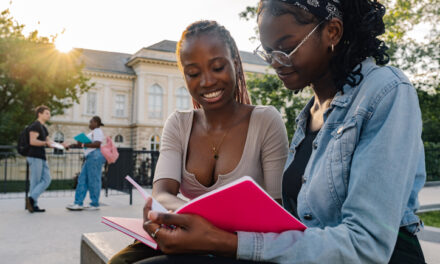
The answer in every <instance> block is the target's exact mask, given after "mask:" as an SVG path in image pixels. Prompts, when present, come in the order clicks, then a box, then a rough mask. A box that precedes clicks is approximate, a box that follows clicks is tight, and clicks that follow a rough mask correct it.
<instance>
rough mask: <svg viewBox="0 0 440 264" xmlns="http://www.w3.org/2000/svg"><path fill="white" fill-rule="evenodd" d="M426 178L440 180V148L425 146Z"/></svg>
mask: <svg viewBox="0 0 440 264" xmlns="http://www.w3.org/2000/svg"><path fill="white" fill-rule="evenodd" d="M425 161H426V180H427V181H440V148H437V147H425Z"/></svg>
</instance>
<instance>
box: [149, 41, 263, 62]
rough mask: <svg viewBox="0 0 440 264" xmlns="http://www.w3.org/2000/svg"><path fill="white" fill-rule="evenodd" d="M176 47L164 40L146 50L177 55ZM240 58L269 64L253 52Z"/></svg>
mask: <svg viewBox="0 0 440 264" xmlns="http://www.w3.org/2000/svg"><path fill="white" fill-rule="evenodd" d="M176 46H177V42H176V41H172V40H162V41H161V42H158V43H156V44H153V45H151V46H148V47H146V48H144V49H149V50H157V51H165V52H172V53H176ZM240 57H241V60H242V62H244V63H250V64H257V65H267V63H266V62H265V61H264V60H263V59H261V58H260V57H258V56H256V55H255V54H253V53H252V52H247V51H240Z"/></svg>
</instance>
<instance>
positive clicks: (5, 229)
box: [0, 192, 143, 264]
mask: <svg viewBox="0 0 440 264" xmlns="http://www.w3.org/2000/svg"><path fill="white" fill-rule="evenodd" d="M72 193H73V192H72ZM63 195H65V194H63ZM67 196H68V197H64V196H63V197H57V198H40V199H39V201H38V203H39V205H40V207H41V208H45V209H46V212H45V213H33V214H30V213H28V212H27V211H26V210H24V199H4V200H0V212H1V217H0V256H1V260H0V262H1V263H10V264H25V263H26V264H27V263H36V264H40V263H44V264H52V263H53V264H59V263H72V264H78V263H79V260H80V242H81V235H82V234H83V233H89V232H103V231H111V229H110V228H109V227H107V226H106V225H104V224H101V216H121V217H142V208H143V198H142V197H141V196H140V195H138V194H137V193H135V192H134V193H133V205H132V206H130V205H129V196H128V195H126V194H121V195H112V196H109V197H105V196H104V192H102V193H101V197H102V198H101V203H103V205H102V206H101V210H99V211H79V212H72V211H68V210H66V209H65V207H66V205H67V204H69V203H72V202H73V194H72V195H69V194H68V195H67ZM89 201H90V200H89V198H88V197H86V199H85V202H87V203H88V202H89ZM122 236H123V235H122Z"/></svg>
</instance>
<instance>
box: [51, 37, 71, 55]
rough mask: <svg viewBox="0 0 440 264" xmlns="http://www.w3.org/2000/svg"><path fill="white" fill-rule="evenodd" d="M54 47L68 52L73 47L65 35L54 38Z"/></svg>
mask: <svg viewBox="0 0 440 264" xmlns="http://www.w3.org/2000/svg"><path fill="white" fill-rule="evenodd" d="M55 47H56V48H57V50H59V51H60V52H63V53H68V52H69V51H71V50H72V49H73V45H72V43H71V42H70V41H69V40H68V39H67V38H66V37H65V36H59V37H58V38H57V39H56V40H55Z"/></svg>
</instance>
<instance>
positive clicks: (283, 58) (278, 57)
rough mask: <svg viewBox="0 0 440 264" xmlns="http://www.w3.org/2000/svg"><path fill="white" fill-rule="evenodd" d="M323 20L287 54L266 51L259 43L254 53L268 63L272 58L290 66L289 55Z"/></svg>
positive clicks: (270, 62)
mask: <svg viewBox="0 0 440 264" xmlns="http://www.w3.org/2000/svg"><path fill="white" fill-rule="evenodd" d="M323 22H324V21H321V22H320V23H319V24H318V25H316V26H315V28H314V29H313V30H312V31H310V33H309V34H308V35H307V36H306V37H305V38H304V39H303V40H302V41H301V42H300V43H299V44H298V46H296V48H294V49H293V50H292V51H291V52H290V53H289V54H286V53H285V52H282V51H280V50H274V51H272V52H269V53H268V52H266V51H265V50H264V49H263V48H262V46H261V44H260V45H259V46H258V47H257V48H256V49H255V50H254V54H256V55H258V56H259V57H261V58H262V59H263V60H265V61H266V62H267V63H269V64H272V60H275V61H276V62H278V63H279V64H281V65H283V66H285V67H290V66H292V61H291V60H290V57H291V56H292V55H293V54H294V53H295V52H296V51H297V50H298V49H299V48H300V47H301V46H302V45H303V44H304V42H306V41H307V40H308V39H309V38H310V36H311V35H312V34H313V33H314V32H315V31H316V29H317V28H318V27H319V26H320V25H321V24H322V23H323Z"/></svg>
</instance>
